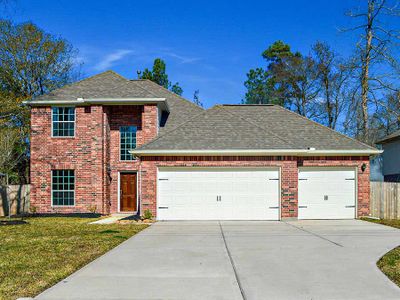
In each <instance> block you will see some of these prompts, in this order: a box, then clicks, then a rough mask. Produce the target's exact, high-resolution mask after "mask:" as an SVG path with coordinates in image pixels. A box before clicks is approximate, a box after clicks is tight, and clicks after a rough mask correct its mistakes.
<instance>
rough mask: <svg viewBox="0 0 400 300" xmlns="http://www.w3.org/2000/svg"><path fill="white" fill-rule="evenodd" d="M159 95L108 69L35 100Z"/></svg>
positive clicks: (152, 96)
mask: <svg viewBox="0 0 400 300" xmlns="http://www.w3.org/2000/svg"><path fill="white" fill-rule="evenodd" d="M155 97H159V96H158V95H156V94H154V93H152V92H151V91H149V90H146V89H144V88H142V87H140V86H139V85H137V84H135V83H134V82H132V81H130V80H128V79H126V78H124V77H122V76H121V75H119V74H117V73H115V72H113V71H106V72H103V73H100V74H98V75H95V76H92V77H88V78H86V79H83V80H81V81H78V82H75V83H72V84H69V85H66V86H64V87H62V88H59V89H55V90H54V91H51V92H50V93H48V94H46V95H41V96H38V97H36V98H35V100H44V101H46V100H76V99H77V98H113V99H115V98H155Z"/></svg>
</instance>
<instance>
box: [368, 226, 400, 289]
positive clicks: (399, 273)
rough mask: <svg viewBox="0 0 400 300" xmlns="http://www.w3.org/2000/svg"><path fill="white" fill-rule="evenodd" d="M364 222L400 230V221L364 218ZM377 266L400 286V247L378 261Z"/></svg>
mask: <svg viewBox="0 0 400 300" xmlns="http://www.w3.org/2000/svg"><path fill="white" fill-rule="evenodd" d="M363 220H364V221H368V222H372V223H378V224H383V225H387V226H391V227H395V228H399V229H400V220H386V219H382V220H375V219H369V218H363ZM377 266H378V267H379V269H381V271H382V272H383V273H384V274H385V275H386V276H387V277H389V278H390V280H392V281H393V282H394V283H396V284H397V285H398V286H400V246H399V247H397V248H394V249H393V250H391V251H389V252H388V253H386V254H385V255H384V256H382V258H381V259H380V260H378V262H377Z"/></svg>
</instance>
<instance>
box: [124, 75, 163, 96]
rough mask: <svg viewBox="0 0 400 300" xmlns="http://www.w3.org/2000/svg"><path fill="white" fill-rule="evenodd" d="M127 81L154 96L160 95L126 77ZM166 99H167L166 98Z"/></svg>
mask: <svg viewBox="0 0 400 300" xmlns="http://www.w3.org/2000/svg"><path fill="white" fill-rule="evenodd" d="M127 81H128V83H133V84H134V85H135V86H136V87H139V88H140V89H142V90H144V91H146V92H148V93H150V94H152V95H153V96H154V97H156V98H157V97H160V96H159V95H156V94H154V93H153V92H152V91H150V90H148V89H146V88H144V87H142V86H140V85H139V84H136V83H135V82H132V81H131V80H130V79H127ZM167 101H168V100H167Z"/></svg>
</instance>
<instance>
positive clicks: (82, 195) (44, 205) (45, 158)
mask: <svg viewBox="0 0 400 300" xmlns="http://www.w3.org/2000/svg"><path fill="white" fill-rule="evenodd" d="M157 122H158V110H157V106H156V105H140V106H139V105H138V106H91V107H76V129H75V137H73V138H54V137H51V108H50V107H33V108H32V110H31V206H34V207H35V208H36V209H37V212H39V213H72V212H79V213H83V212H89V211H90V210H91V209H93V207H96V210H97V212H100V213H102V214H108V213H114V212H117V211H118V193H119V191H118V173H119V172H128V171H130V172H138V173H139V176H138V178H139V179H138V180H139V187H138V189H139V194H140V207H141V211H142V212H143V211H144V210H146V209H150V210H151V211H152V213H153V214H154V215H155V214H156V190H157V186H156V184H157V168H158V167H167V166H178V167H193V166H199V167H200V166H201V167H239V166H240V167H256V166H257V167H279V168H280V170H281V178H282V181H281V187H282V191H281V203H282V208H281V213H282V217H284V218H285V217H297V198H298V197H297V182H298V168H299V167H311V166H333V167H335V166H342V167H354V168H357V170H358V177H357V183H358V186H357V196H358V215H359V216H365V215H368V214H369V158H368V157H358V156H357V157H330V156H328V157H293V156H279V157H253V156H247V157H246V156H215V157H214V156H187V157H174V156H164V157H156V156H154V157H143V158H142V160H141V162H140V161H139V160H135V161H120V159H119V157H120V153H119V142H120V141H119V127H120V126H129V125H135V126H137V145H138V146H140V145H143V144H144V143H147V142H148V141H150V140H152V139H153V138H154V137H156V135H157V132H158V126H157ZM363 164H365V165H366V169H365V170H364V171H362V170H361V166H362V165H363ZM53 169H74V170H75V182H76V186H75V206H73V207H52V205H51V170H53Z"/></svg>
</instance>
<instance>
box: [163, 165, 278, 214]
mask: <svg viewBox="0 0 400 300" xmlns="http://www.w3.org/2000/svg"><path fill="white" fill-rule="evenodd" d="M157 186H158V188H157V219H159V220H279V211H280V209H279V190H280V185H279V170H277V169H276V170H266V169H257V168H252V169H248V168H235V169H232V168H180V169H171V168H161V169H159V172H158V185H157Z"/></svg>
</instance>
